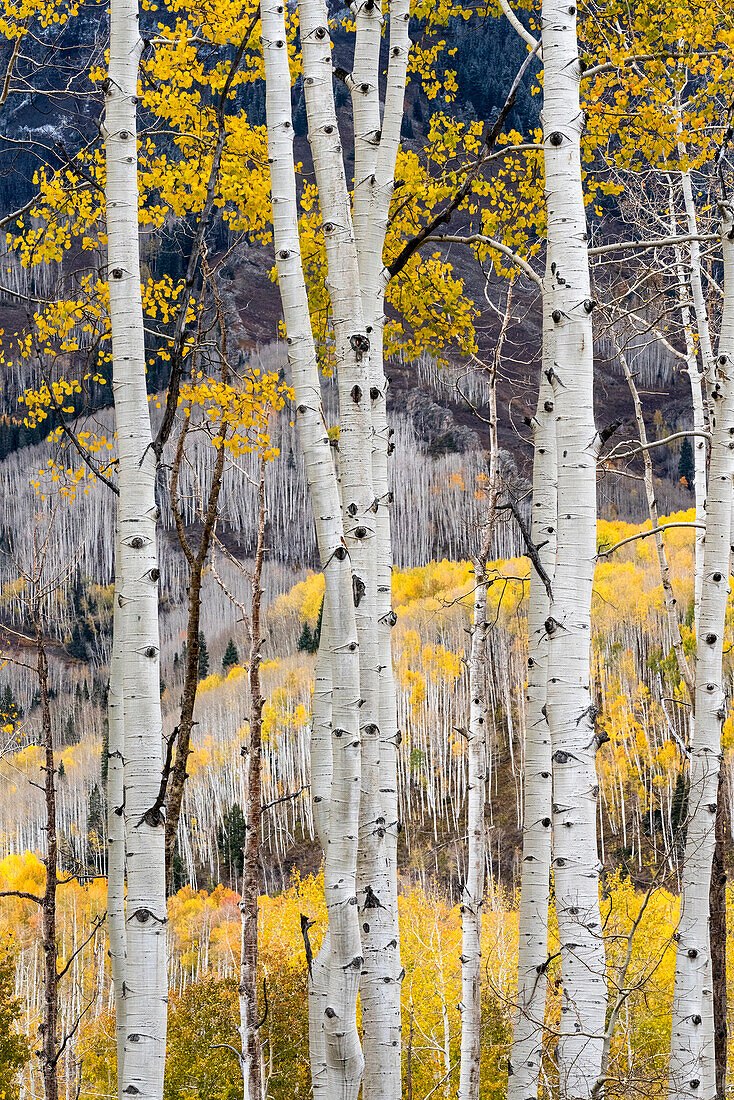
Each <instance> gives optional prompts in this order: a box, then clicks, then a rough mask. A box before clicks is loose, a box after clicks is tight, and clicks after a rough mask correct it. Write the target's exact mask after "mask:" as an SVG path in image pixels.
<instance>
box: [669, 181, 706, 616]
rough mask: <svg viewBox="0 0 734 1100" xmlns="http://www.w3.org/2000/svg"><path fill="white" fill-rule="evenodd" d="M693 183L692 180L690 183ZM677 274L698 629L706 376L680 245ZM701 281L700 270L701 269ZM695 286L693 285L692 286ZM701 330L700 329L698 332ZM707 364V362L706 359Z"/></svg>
mask: <svg viewBox="0 0 734 1100" xmlns="http://www.w3.org/2000/svg"><path fill="white" fill-rule="evenodd" d="M689 184H690V181H689ZM674 203H675V196H674V193H673V188H672V186H671V187H670V209H671V215H670V232H671V235H673V236H675V234H676V232H677V224H676V217H675V208H674ZM674 252H675V258H676V264H675V271H676V279H677V284H678V301H679V303H680V311H681V320H682V322H683V336H684V339H685V345H686V374H687V375H688V381H689V382H690V386H691V403H692V406H693V427H694V430H695V431H696V432H697V433H698V435H697V436H696V437H695V439H694V441H693V470H694V473H693V492H694V498H695V502H696V523H698V524H699V525H700V526H699V528H698V529H697V530H696V534H695V543H694V546H695V550H694V556H695V565H694V582H693V591H694V600H693V603H694V618H695V623H696V626H697V625H698V612H699V608H700V606H701V590H702V586H703V556H704V544H705V541H706V535H705V531H704V530H703V526H704V524H705V521H706V466H707V462H706V459H707V454H706V440H705V439H704V436H703V433H704V431H705V430H706V415H705V409H704V397H703V383H704V374H703V372H702V371H701V370H700V369H699V365H698V352H697V349H696V342H695V339H694V334H693V324H692V321H691V309H690V306H689V304H688V303H689V299H690V295H689V290H688V286H689V279H688V278H687V277H686V268H685V265H684V263H683V249H682V247H681V246H679V245H676V247H675V249H674ZM689 274H691V273H689ZM698 274H699V279H700V270H699V273H698ZM691 286H692V284H691ZM696 319H697V322H698V324H699V326H702V325H703V324H704V321H703V319H702V318H701V317H699V316H698V315H697V317H696ZM699 331H700V329H699ZM704 331H705V334H706V336H708V326H707V325H706V327H705V329H704ZM704 362H705V360H704Z"/></svg>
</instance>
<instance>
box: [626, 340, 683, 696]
mask: <svg viewBox="0 0 734 1100" xmlns="http://www.w3.org/2000/svg"><path fill="white" fill-rule="evenodd" d="M615 343H616V341H615ZM616 352H617V357H618V358H619V361H620V363H621V365H622V371H623V372H624V377H625V379H626V381H627V385H628V386H629V391H630V395H631V397H632V404H633V405H634V409H635V420H636V421H637V432H638V434H639V437H640V445H641V447H642V463H643V471H644V472H643V477H644V483H645V496H646V497H647V510H648V513H649V516H650V526H651V527H652V529H653V531H656V530H657V528H658V527H659V526H660V514H659V511H658V503H657V500H656V499H655V484H654V481H653V466H652V459H651V458H650V452H649V450H648V446H647V444H648V440H647V429H646V427H645V418H644V416H643V413H642V402H641V401H640V395H639V393H638V390H637V386H636V384H635V380H634V376H633V374H632V371H631V370H630V368H629V364H628V362H627V357H626V355H625V354H624V352H623V351H622V349H621V347H619V345H618V344H617V345H616ZM654 539H655V550H656V552H657V558H658V568H659V569H660V582H661V584H662V587H663V599H664V600H665V613H666V616H667V619H668V630H669V631H670V638H671V641H672V644H673V651H674V653H675V657H676V661H677V662H678V671H679V672H680V677H681V679H682V680H683V682H684V683H685V685H686V687H687V689H688V692H689V695H690V698H691V700H693V693H694V683H693V676H692V674H691V670H690V666H689V664H688V660H687V658H686V655H685V652H684V650H683V639H682V638H681V632H680V619H679V617H678V605H677V600H676V597H675V592H674V591H673V583H672V581H671V578H670V566H669V565H668V556H667V554H666V553H665V542H664V540H663V533H662V531H661V532H659V533H658V534H656V535H654Z"/></svg>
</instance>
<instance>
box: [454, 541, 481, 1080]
mask: <svg viewBox="0 0 734 1100" xmlns="http://www.w3.org/2000/svg"><path fill="white" fill-rule="evenodd" d="M474 585H475V588H474V614H473V621H472V629H471V647H470V652H469V728H468V730H467V771H468V779H467V800H468V807H467V846H468V852H467V875H466V882H465V883H464V886H463V889H462V893H461V1005H460V1006H459V1007H460V1010H461V1056H460V1066H459V1100H479V1083H480V1070H481V1051H482V1045H481V1022H482V908H483V905H484V868H485V857H486V833H485V827H484V805H485V799H486V790H487V723H486V720H485V719H486V713H487V690H486V659H487V657H486V650H487V645H486V641H487V622H486V611H487V576H486V558H483V557H481V556H478V557H477V558H476V559H475V561H474Z"/></svg>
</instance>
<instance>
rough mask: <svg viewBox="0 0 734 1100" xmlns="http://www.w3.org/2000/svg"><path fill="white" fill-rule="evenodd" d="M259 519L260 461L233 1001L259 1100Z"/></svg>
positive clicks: (250, 1093) (249, 1087)
mask: <svg viewBox="0 0 734 1100" xmlns="http://www.w3.org/2000/svg"><path fill="white" fill-rule="evenodd" d="M265 515H266V513H265V459H261V460H260V482H259V485H258V527H257V547H256V550H255V565H254V569H253V573H252V610H251V612H250V656H249V667H248V683H249V689H250V740H249V744H248V752H247V756H246V763H245V777H246V782H245V789H246V791H247V803H246V806H245V849H244V865H243V872H242V896H241V898H240V913H241V918H242V919H241V926H242V942H241V956H240V985H239V998H240V1041H241V1044H242V1076H243V1079H244V1100H261V1098H262V1095H263V1088H262V1076H261V1058H260V1039H259V1036H258V1006H257V955H258V952H257V908H258V895H259V885H260V882H259V879H260V875H259V868H260V818H261V816H262V789H261V783H260V762H261V755H262V713H263V703H264V699H263V696H262V686H261V683H260V661H261V654H260V649H261V646H262V637H261V623H260V607H261V603H262V569H263V560H264V557H265Z"/></svg>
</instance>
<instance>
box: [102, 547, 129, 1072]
mask: <svg viewBox="0 0 734 1100" xmlns="http://www.w3.org/2000/svg"><path fill="white" fill-rule="evenodd" d="M115 538H116V539H117V542H118V545H119V538H118V536H117V535H116V536H115ZM119 568H120V566H119V555H117V554H116V564H115V579H116V580H117V577H118V575H119ZM121 620H122V610H121V608H120V606H119V603H118V601H117V600H115V602H114V608H113V611H112V655H111V658H110V683H109V692H108V695H107V928H108V931H109V951H110V969H111V971H112V982H113V986H114V993H115V1032H116V1038H117V1080H118V1083H119V1087H120V1088H121V1087H122V1078H123V1066H124V1060H125V1059H124V1055H125V1034H126V1030H125V998H124V996H123V982H124V980H125V962H126V953H127V952H126V941H127V937H126V935H125V819H124V816H123V813H124V810H123V807H124V801H125V777H124V759H125V726H124V704H123V697H122V662H121V659H120V656H121V654H120V650H121V647H122V633H121Z"/></svg>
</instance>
